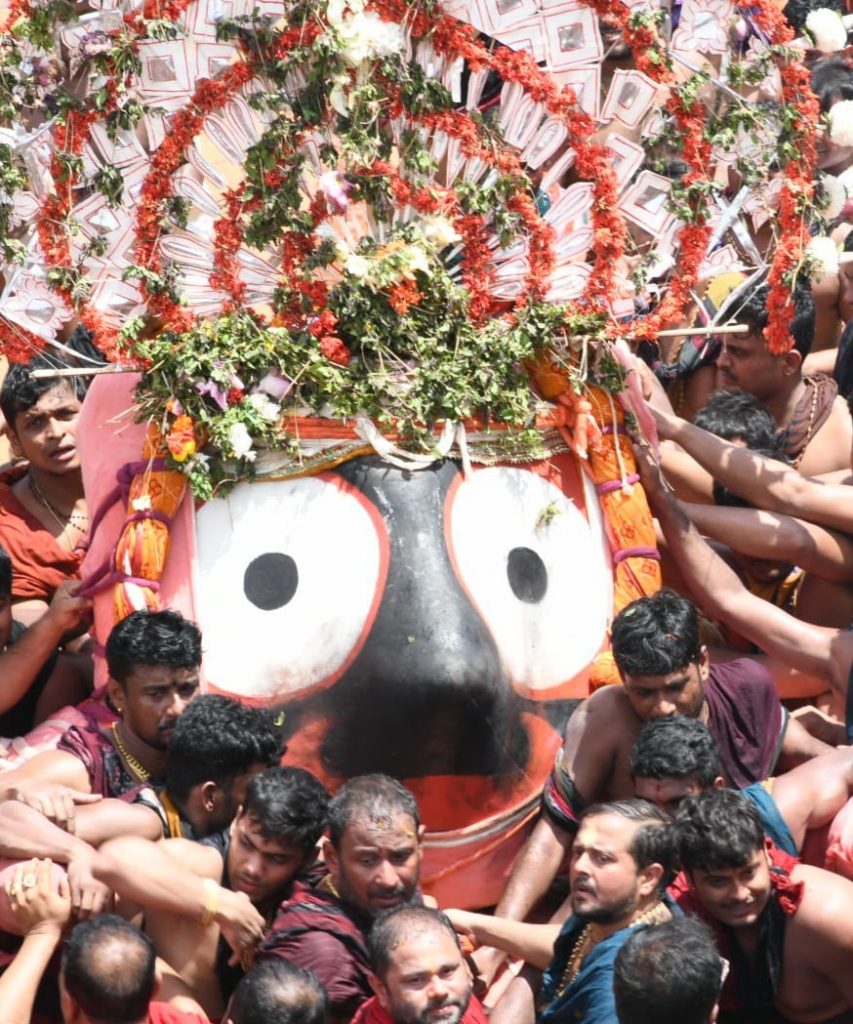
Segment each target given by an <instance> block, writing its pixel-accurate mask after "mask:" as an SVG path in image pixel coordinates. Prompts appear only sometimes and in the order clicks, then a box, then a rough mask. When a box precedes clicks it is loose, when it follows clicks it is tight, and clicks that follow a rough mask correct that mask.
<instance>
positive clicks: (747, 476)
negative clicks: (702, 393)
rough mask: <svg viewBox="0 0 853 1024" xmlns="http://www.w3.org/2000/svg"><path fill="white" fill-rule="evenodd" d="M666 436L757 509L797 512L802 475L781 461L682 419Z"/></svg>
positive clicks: (674, 423)
mask: <svg viewBox="0 0 853 1024" xmlns="http://www.w3.org/2000/svg"><path fill="white" fill-rule="evenodd" d="M667 436H668V437H669V439H670V440H672V441H675V442H676V443H677V444H679V445H680V446H681V447H682V448H683V449H684V450H685V451H686V452H688V453H689V454H690V455H692V456H693V458H694V459H695V460H696V461H697V462H698V463H699V464H700V465H701V466H702V467H703V468H704V469H706V470H707V471H708V472H709V473H710V474H711V476H712V477H713V478H714V479H715V480H718V481H719V482H720V483H722V484H724V485H725V486H726V487H728V488H729V490H732V491H734V492H735V494H739V495H740V496H741V497H742V498H745V499H746V500H747V501H749V502H750V503H751V504H753V505H755V506H756V507H757V508H767V509H771V510H772V511H775V512H784V513H786V514H789V515H791V514H793V515H796V508H795V507H794V504H795V500H796V494H797V492H798V489H799V486H800V484H801V482H802V477H801V476H800V474H799V473H798V472H797V471H796V470H795V469H791V468H790V467H789V466H786V465H785V463H784V462H776V461H775V460H773V459H767V458H764V457H763V456H761V455H757V454H756V453H755V452H753V451H750V450H749V449H748V448H741V447H739V446H738V445H734V444H732V443H731V442H729V441H724V440H723V439H722V438H720V437H717V436H716V435H714V434H711V433H709V432H708V431H707V430H703V429H702V428H701V427H697V426H695V425H694V424H692V423H688V422H687V421H686V420H682V419H677V420H675V419H674V420H673V421H672V426H671V427H670V429H668V430H667Z"/></svg>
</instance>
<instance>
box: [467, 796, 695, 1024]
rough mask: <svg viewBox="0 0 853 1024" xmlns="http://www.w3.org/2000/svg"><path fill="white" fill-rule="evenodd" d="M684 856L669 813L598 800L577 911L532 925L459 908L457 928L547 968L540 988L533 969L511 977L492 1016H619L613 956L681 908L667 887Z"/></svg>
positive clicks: (582, 860) (580, 860)
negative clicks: (669, 898) (673, 907)
mask: <svg viewBox="0 0 853 1024" xmlns="http://www.w3.org/2000/svg"><path fill="white" fill-rule="evenodd" d="M674 865H675V836H674V830H673V827H672V825H671V823H670V822H669V819H668V818H667V816H666V815H665V814H664V812H663V811H661V810H660V809H659V808H658V807H655V806H654V805H653V804H650V803H648V802H647V801H645V800H618V801H614V802H612V803H607V804H596V805H594V806H592V807H589V808H588V809H587V810H586V811H584V812H583V814H582V815H581V816H580V820H579V825H578V832H577V836H576V837H575V841H574V845H573V847H572V855H571V862H570V867H569V878H570V881H571V897H570V900H571V911H572V916H571V917H570V918H569V920H568V921H567V922H566V923H565V924H564V925H563V926H562V928H561V927H560V925H559V924H527V923H524V922H519V921H510V920H507V919H506V918H500V917H490V916H488V915H485V914H471V913H468V912H467V911H460V910H452V911H449V912H448V917H449V918H450V919H451V921H452V922H453V925H454V927H455V928H456V930H457V931H459V932H461V933H462V934H463V935H465V936H466V937H468V938H469V939H471V940H472V941H473V942H474V943H482V944H483V945H489V946H493V947H495V948H496V949H501V950H503V951H504V952H506V953H509V954H510V956H513V957H520V958H521V959H523V960H525V961H526V962H527V963H528V964H529V965H531V967H535V968H538V969H539V970H544V971H545V974H544V975H543V977H542V984H541V986H540V988H539V993H538V997H534V988H535V985H534V982H533V977H532V975H530V974H529V972H525V973H522V975H521V976H519V977H518V978H516V979H515V980H514V981H513V982H512V983H511V984H510V986H509V988H508V989H507V991H506V994H505V995H504V996H503V997H502V998H501V999H500V1000H499V1001H498V1003H497V1005H496V1006H495V1008H494V1010H493V1011H492V1013H491V1016H490V1017H489V1021H490V1024H533V1021H534V1019H535V1021H536V1022H537V1024H564V1022H566V1021H574V1020H583V1021H586V1022H588V1024H589V1022H596V1024H605V1022H610V1024H615V1021H616V1007H615V1004H614V1000H613V964H614V961H615V959H616V955H617V953H618V952H619V950H620V949H621V948H622V945H623V944H624V943H625V941H626V940H627V938H628V936H629V935H630V934H631V932H632V930H633V929H634V928H636V927H638V926H639V925H642V924H660V923H663V922H664V921H668V920H669V919H670V917H671V913H670V910H669V906H668V905H667V902H666V900H665V898H664V890H665V887H666V885H667V882H668V880H669V878H670V876H671V874H672V871H673V868H674Z"/></svg>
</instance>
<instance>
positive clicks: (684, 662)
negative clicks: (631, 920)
mask: <svg viewBox="0 0 853 1024" xmlns="http://www.w3.org/2000/svg"><path fill="white" fill-rule="evenodd" d="M611 643H612V647H613V655H614V658H615V659H616V664H617V666H618V668H619V672H620V675H621V676H622V681H623V683H624V686H611V687H606V688H604V689H602V690H599V691H598V692H597V693H595V694H593V696H592V697H590V698H589V699H588V700H587V701H585V702H584V703H583V704H582V705H581V706H580V707H579V708H578V709H577V711H576V712H575V713H574V715H573V716H572V718H571V719H570V721H569V725H568V728H567V731H566V736H565V744H564V748H563V752H562V754H561V756H560V758H559V759H558V761H557V764H556V767H555V770H554V772H553V773H552V774H551V776H550V778H549V780H548V782H547V784H546V789H545V794H544V801H543V802H544V808H543V813H542V815H541V816H540V819H539V821H538V822H537V824H536V827H535V829H534V831H533V833H532V835H531V837H530V839H529V840H528V842H527V844H526V846H525V847H524V849H523V850H522V852H521V855H520V857H519V859H518V861H517V862H516V866H515V868H514V870H513V873H512V876H511V878H510V881H509V885H508V887H507V889H506V891H505V893H504V896H503V898H502V899H501V902H500V903H499V904H498V907H497V910H496V913H497V914H498V915H499V916H501V917H509V918H512V919H515V920H520V919H521V918H523V917H524V916H525V915H526V914H527V913H528V911H529V910H530V909H531V907H532V906H533V905H534V904H535V903H536V901H537V900H538V899H539V898H540V897H541V896H542V895H543V894H544V892H545V891H546V889H547V888H548V886H549V884H550V883H551V881H552V880H553V878H554V876H555V875H556V874H557V871H558V870H559V868H560V865H561V863H562V862H563V859H564V857H565V855H566V853H567V851H568V848H569V845H570V843H571V840H572V836H573V833H574V822H575V821H576V819H577V815H578V813H579V812H580V810H582V808H583V807H584V806H586V805H588V804H590V803H593V802H596V801H600V800H615V799H621V798H624V797H629V796H632V795H633V792H634V787H633V782H632V780H631V773H630V769H629V759H630V753H631V747H632V746H633V744H634V741H635V739H636V738H637V736H638V734H639V732H640V729H641V728H642V726H643V723H644V722H647V721H649V720H650V719H652V718H659V717H662V716H666V715H673V714H682V715H687V716H688V717H691V718H699V719H701V720H702V721H706V722H707V724H708V727H709V729H710V730H711V732H712V734H713V736H714V738H715V740H716V741H717V744H718V745H719V748H720V753H721V757H722V760H723V766H724V768H725V773H726V776H727V779H728V780H729V781H730V782H732V783H733V784H734V785H736V786H747V785H750V784H751V783H753V782H761V781H762V780H763V779H766V778H767V777H768V776H769V775H771V774H772V773H773V771H774V769H776V767H777V763H778V764H780V765H781V766H782V768H783V769H787V768H791V767H793V766H794V765H796V764H798V763H800V762H802V761H804V760H807V759H808V758H810V757H813V756H817V755H818V754H821V753H825V752H827V751H828V750H830V749H831V748H830V747H828V746H826V745H825V744H823V743H821V742H820V741H818V740H815V739H814V738H813V737H812V736H810V735H809V734H808V733H807V732H806V731H805V729H804V728H803V727H802V726H801V725H800V724H799V722H796V721H794V720H791V719H789V718H788V715H787V712H786V711H785V710H784V709H783V708H782V706H781V705H780V703H779V699H778V697H777V695H776V690H775V687H774V684H773V680H772V679H771V677H770V675H769V674H768V673H767V672H766V671H765V670H764V669H763V668H762V666H761V665H759V664H758V663H757V662H754V661H751V660H749V659H739V660H737V661H733V662H729V663H727V664H721V665H711V664H710V662H709V659H708V652H707V650H706V648H705V647H704V646H702V644H701V643H700V640H699V627H698V620H697V615H696V609H695V608H694V607H693V605H692V604H691V603H690V602H689V601H687V600H685V599H684V598H682V597H680V596H679V595H677V594H675V593H674V592H672V591H668V590H664V591H661V592H660V593H658V594H655V595H653V596H652V597H647V598H641V599H640V600H639V601H635V602H633V603H632V604H630V605H629V606H628V607H627V608H625V609H624V610H623V611H622V612H621V613H620V614H619V615H618V616H617V617H616V619H615V620H614V622H613V628H612V635H611ZM480 959H481V960H482V966H483V967H484V968H485V970H486V972H488V971H489V970H490V969H491V968H493V967H494V966H495V965H494V963H492V964H488V963H487V962H486V960H487V957H486V955H483V956H482V957H481V958H480Z"/></svg>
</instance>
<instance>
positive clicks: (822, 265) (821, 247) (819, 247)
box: [806, 235, 838, 280]
mask: <svg viewBox="0 0 853 1024" xmlns="http://www.w3.org/2000/svg"><path fill="white" fill-rule="evenodd" d="M806 255H807V256H808V257H809V258H810V259H811V261H812V265H813V267H814V271H813V276H814V278H815V279H817V280H819V279H820V278H821V277H831V276H832V275H833V274H837V273H838V246H837V245H836V244H835V242H833V240H832V239H831V238H828V237H827V236H826V235H819V236H818V237H817V238H813V239H812V240H811V241H810V242H809V244H808V246H807V247H806Z"/></svg>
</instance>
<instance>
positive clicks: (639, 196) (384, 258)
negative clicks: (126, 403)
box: [0, 0, 847, 498]
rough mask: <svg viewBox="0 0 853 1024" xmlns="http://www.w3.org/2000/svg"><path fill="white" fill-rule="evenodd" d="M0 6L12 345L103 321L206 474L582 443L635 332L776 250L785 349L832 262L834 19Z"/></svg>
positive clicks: (306, 0)
mask: <svg viewBox="0 0 853 1024" xmlns="http://www.w3.org/2000/svg"><path fill="white" fill-rule="evenodd" d="M0 3H2V0H0ZM0 18H2V19H3V20H2V24H3V26H4V27H3V29H2V34H0V243H2V251H0V260H2V262H0V272H2V275H3V291H2V295H0V348H2V350H3V351H4V352H5V353H6V354H7V355H8V356H9V357H10V358H12V359H26V358H29V357H30V356H31V355H32V353H33V351H34V350H37V349H40V348H43V347H44V346H45V345H46V344H55V343H56V342H57V341H58V340H59V339H61V338H62V337H64V335H65V333H66V332H68V331H70V330H71V329H72V328H73V327H74V326H75V325H76V324H78V323H82V324H83V325H85V326H86V327H87V328H88V330H89V331H91V332H92V333H93V334H94V336H95V339H96V341H97V343H98V345H99V347H100V348H101V350H102V351H103V352H104V353H106V355H107V358H108V359H110V360H112V361H117V362H120V363H121V364H122V366H125V367H128V368H136V369H139V370H141V371H142V376H141V379H140V383H139V385H138V387H137V392H136V396H137V401H138V411H139V415H140V417H141V418H145V419H147V420H148V421H149V422H150V423H151V424H152V425H153V427H154V429H155V433H156V435H157V437H158V438H159V442H158V443H159V444H160V446H161V449H162V452H163V455H164V457H165V459H166V465H168V466H169V467H170V468H171V469H173V470H178V471H180V472H182V473H183V474H185V476H186V477H187V478H188V479H189V481H190V483H191V485H192V488H193V491H194V493H195V494H196V495H197V496H198V497H200V498H205V497H208V496H210V495H212V494H213V493H215V492H216V491H217V489H219V488H220V487H222V486H223V485H227V484H228V483H230V482H233V481H234V480H237V479H241V478H244V477H247V476H252V475H254V474H256V473H259V472H261V471H262V468H263V466H264V465H265V460H266V459H268V458H273V460H274V462H275V466H274V470H275V472H277V473H285V474H286V473H294V472H301V471H303V470H304V468H305V465H306V459H307V460H309V463H310V464H313V463H311V459H312V458H315V456H317V452H318V450H320V449H322V450H323V452H325V454H324V455H322V454H321V456H317V459H315V461H317V464H320V463H322V462H323V459H324V458H325V459H326V462H327V463H328V456H329V450H331V451H332V452H333V454H334V457H336V458H337V457H338V456H342V457H345V456H346V455H347V453H351V452H353V451H357V450H360V448H363V447H364V446H365V445H367V446H370V447H372V448H373V449H374V450H377V451H378V450H380V449H381V448H382V447H383V445H384V446H385V454H386V455H387V456H388V457H389V458H396V459H399V460H401V464H404V465H407V464H408V465H410V464H417V463H418V460H419V459H427V460H429V459H430V458H432V457H434V455H435V453H436V450H438V451H439V453H440V454H442V455H444V454H447V453H449V452H451V451H453V452H455V453H461V454H462V456H463V457H464V458H469V457H473V458H476V457H478V454H477V453H478V452H479V454H480V457H482V458H483V459H492V460H494V459H498V458H507V457H509V458H513V457H515V458H522V457H528V458H529V457H531V454H532V453H534V452H540V453H541V451H542V448H543V438H545V439H546V442H545V446H546V447H547V438H548V437H549V436H551V437H554V438H557V440H556V441H555V444H556V445H559V444H561V443H565V444H570V445H571V446H572V447H573V448H574V450H575V451H576V452H577V453H578V454H580V455H585V454H586V453H587V443H588V441H589V439H590V438H592V439H593V441H597V439H598V438H599V437H600V430H601V427H602V426H603V425H606V424H602V423H600V422H599V421H598V420H596V417H595V415H594V412H593V409H592V406H591V405H590V401H589V399H590V395H591V394H592V392H591V391H590V388H592V387H593V386H595V387H598V388H599V389H602V390H601V392H600V393H601V394H604V395H610V396H613V395H620V394H622V393H624V392H625V390H626V373H627V372H628V370H629V368H630V366H631V360H630V356H629V354H628V352H627V349H626V347H625V342H624V340H623V339H624V338H625V336H630V337H631V338H633V339H648V340H651V341H654V339H656V338H657V337H658V335H659V332H660V331H661V330H662V329H665V328H666V327H667V326H668V325H671V324H677V323H684V322H685V318H687V319H688V320H692V319H693V318H694V317H695V315H696V309H695V308H694V307H695V306H698V304H699V300H700V297H701V289H702V285H703V282H707V281H708V280H709V279H711V278H713V277H714V276H715V275H720V274H724V273H727V272H730V271H733V270H737V271H743V272H746V273H747V274H754V273H756V272H759V273H763V274H766V276H767V279H768V281H769V284H770V300H769V307H770V310H771V318H770V323H769V324H768V327H767V330H766V338H767V342H768V344H769V346H770V347H771V348H772V349H773V350H774V351H782V350H785V349H786V348H787V347H789V346H790V338H789V336H788V327H787V325H788V322H789V320H790V312H791V305H792V298H791V288H792V285H793V281H794V278H795V277H796V275H797V273H798V272H799V271H800V270H802V269H803V268H804V267H807V266H808V265H809V264H812V265H814V264H815V262H816V261H817V262H820V259H819V258H818V257H821V258H822V259H823V265H824V267H827V265H828V264H827V259H828V260H829V262H830V263H831V259H832V257H831V254H829V253H828V250H827V247H826V245H825V244H824V240H818V243H817V245H813V246H812V253H813V255H811V256H810V255H809V253H808V252H807V246H806V242H807V239H808V230H807V227H808V225H811V224H813V223H820V219H821V217H823V216H830V215H832V212H833V209H834V208H835V207H838V205H839V203H840V204H841V205H843V204H844V202H845V201H846V193H845V192H844V185H843V183H841V182H839V181H837V180H836V179H829V178H828V177H827V176H823V178H821V179H820V181H816V180H815V165H816V148H815V147H816V143H815V139H816V133H817V131H818V130H829V131H830V132H834V133H835V134H837V135H838V137H839V138H840V137H841V136H842V135H843V134H844V132H845V130H847V128H846V127H845V122H843V118H842V117H841V116H839V118H838V122H839V123H838V124H837V125H835V126H833V125H831V124H829V125H825V126H823V129H820V128H819V122H820V114H819V109H818V106H817V101H816V99H815V97H814V96H813V95H812V93H811V92H810V90H809V85H808V73H807V71H806V69H805V67H804V65H803V64H802V56H803V51H804V49H805V48H806V47H819V48H826V49H839V48H842V47H843V46H845V45H846V35H847V32H846V28H845V26H844V24H843V21H842V20H841V19H840V18H839V17H838V16H837V15H834V14H833V13H832V12H827V11H823V12H818V17H817V18H816V19H814V18H812V23H811V27H810V28H809V33H810V35H809V38H808V39H804V40H794V38H793V36H794V33H793V31H792V30H791V29H790V28H789V27H788V25H787V23H786V22H785V20H784V18H783V17H782V15H781V13H780V12H779V11H778V9H777V6H776V5H775V4H774V3H773V2H772V0H758V2H757V3H756V2H752V0H751V2H750V3H749V4H744V5H743V6H739V5H738V4H736V3H735V2H734V0H683V2H682V3H681V4H676V5H675V6H674V7H673V10H672V12H669V11H667V10H665V9H664V8H663V7H658V6H657V4H656V3H654V2H651V3H645V2H644V3H640V4H631V3H625V2H623V0H590V3H588V4H585V3H578V2H575V0H566V2H562V0H446V2H444V3H438V2H436V0H419V2H415V3H405V2H403V0H299V2H292V3H291V2H287V0H285V2H282V0H88V2H87V3H82V4H71V3H68V2H67V0H11V3H10V5H9V6H8V9H6V10H5V12H2V8H0ZM833 19H834V20H833ZM833 137H834V136H833ZM762 227H764V228H765V229H767V228H769V230H770V232H771V234H772V235H773V240H772V241H773V244H770V245H768V246H766V247H765V248H763V249H761V250H759V248H758V247H757V246H756V244H755V242H754V241H753V235H754V234H755V233H756V232H757V231H758V230H759V229H761V228H762ZM821 246H823V249H821ZM821 253H822V256H821ZM765 254H768V255H765ZM633 376H636V375H633ZM555 382H556V383H555ZM628 383H630V382H628ZM630 390H631V389H630V388H629V389H628V392H629V393H630ZM634 390H635V391H636V382H635V383H634ZM546 399H547V400H549V401H547V402H546ZM640 405H641V403H638V404H635V405H634V406H633V412H634V414H635V415H637V414H638V410H639V406H640ZM596 409H597V413H598V416H599V417H601V415H605V418H606V421H607V423H610V424H611V425H612V424H613V423H615V421H616V419H617V416H616V411H615V406H614V405H613V402H612V400H611V399H610V398H608V399H607V401H605V402H604V404H603V405H601V406H600V408H599V407H598V406H596ZM608 409H609V410H611V412H612V415H611V414H610V413H607V414H605V413H604V412H603V411H602V410H608ZM619 418H620V419H621V413H620V417H619ZM335 424H337V426H335ZM460 425H463V426H464V427H465V428H466V429H467V433H466V431H465V430H463V429H462V428H461V427H460ZM549 432H550V433H549ZM323 438H326V442H323V441H322V439H323ZM468 438H470V439H471V444H470V446H469V444H468ZM259 452H261V453H271V455H269V456H268V455H267V454H262V455H259ZM622 477H623V479H624V478H625V473H624V472H623V473H622Z"/></svg>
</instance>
